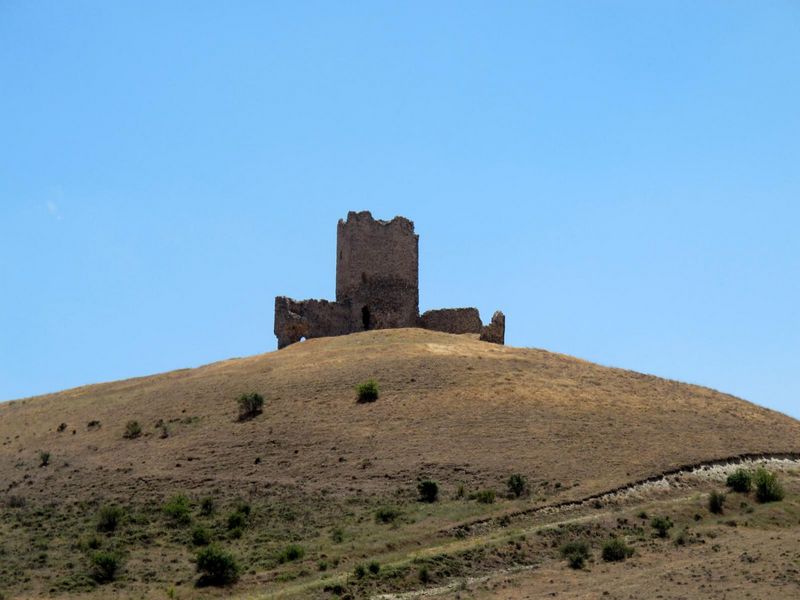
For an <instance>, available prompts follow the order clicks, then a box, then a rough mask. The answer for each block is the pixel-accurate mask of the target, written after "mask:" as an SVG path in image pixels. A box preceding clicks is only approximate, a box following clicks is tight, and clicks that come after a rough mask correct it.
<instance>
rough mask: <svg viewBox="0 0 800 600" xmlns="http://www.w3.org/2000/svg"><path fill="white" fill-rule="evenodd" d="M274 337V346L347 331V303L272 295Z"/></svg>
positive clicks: (348, 313)
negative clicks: (275, 296) (275, 342)
mask: <svg viewBox="0 0 800 600" xmlns="http://www.w3.org/2000/svg"><path fill="white" fill-rule="evenodd" d="M274 331H275V336H276V337H277V338H278V349H279V350H280V349H281V348H284V347H285V346H288V345H289V344H294V343H295V342H299V341H300V340H301V339H303V338H306V339H310V338H315V337H326V336H329V335H345V334H348V333H350V332H351V331H352V330H351V328H350V306H349V305H346V304H345V305H343V304H339V303H337V302H328V301H327V300H301V301H298V300H293V299H292V298H287V297H286V296H278V297H277V298H275V329H274Z"/></svg>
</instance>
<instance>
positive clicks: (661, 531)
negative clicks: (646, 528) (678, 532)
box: [650, 517, 673, 538]
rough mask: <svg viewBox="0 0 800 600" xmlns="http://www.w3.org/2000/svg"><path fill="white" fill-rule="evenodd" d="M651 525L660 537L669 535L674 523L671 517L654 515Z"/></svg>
mask: <svg viewBox="0 0 800 600" xmlns="http://www.w3.org/2000/svg"><path fill="white" fill-rule="evenodd" d="M650 526H651V527H652V528H653V529H655V530H656V534H657V535H658V537H660V538H665V537H669V530H670V529H672V527H673V523H672V520H671V519H670V518H669V517H654V518H653V520H652V521H650Z"/></svg>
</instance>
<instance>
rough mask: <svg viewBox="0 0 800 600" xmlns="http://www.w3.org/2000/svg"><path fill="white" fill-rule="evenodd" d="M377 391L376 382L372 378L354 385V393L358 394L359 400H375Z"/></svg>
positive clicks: (378, 391) (378, 390)
mask: <svg viewBox="0 0 800 600" xmlns="http://www.w3.org/2000/svg"><path fill="white" fill-rule="evenodd" d="M379 393H380V389H379V388H378V382H377V381H375V380H374V379H370V380H369V381H365V382H364V383H360V384H358V385H357V386H356V395H357V396H358V401H359V402H375V400H377V399H378V395H379Z"/></svg>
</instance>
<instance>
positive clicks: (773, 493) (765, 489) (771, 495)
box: [753, 469, 786, 502]
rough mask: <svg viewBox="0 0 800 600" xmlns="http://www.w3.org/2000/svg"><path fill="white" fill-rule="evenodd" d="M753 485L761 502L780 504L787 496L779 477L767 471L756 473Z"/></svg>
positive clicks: (757, 498) (762, 470)
mask: <svg viewBox="0 0 800 600" xmlns="http://www.w3.org/2000/svg"><path fill="white" fill-rule="evenodd" d="M753 483H754V485H755V488H756V500H758V501H759V502H779V501H780V500H783V498H784V496H785V495H786V494H785V492H784V491H783V486H782V485H781V484H780V482H779V481H778V476H777V475H776V474H775V473H770V472H769V471H767V470H766V469H758V470H757V471H756V473H755V476H754V477H753Z"/></svg>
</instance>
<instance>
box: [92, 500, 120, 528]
mask: <svg viewBox="0 0 800 600" xmlns="http://www.w3.org/2000/svg"><path fill="white" fill-rule="evenodd" d="M122 515H123V512H122V509H121V508H120V507H119V506H114V505H107V506H103V507H102V508H101V509H100V512H99V513H98V515H97V531H105V532H111V531H116V529H117V526H118V525H119V522H120V521H121V520H122Z"/></svg>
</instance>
